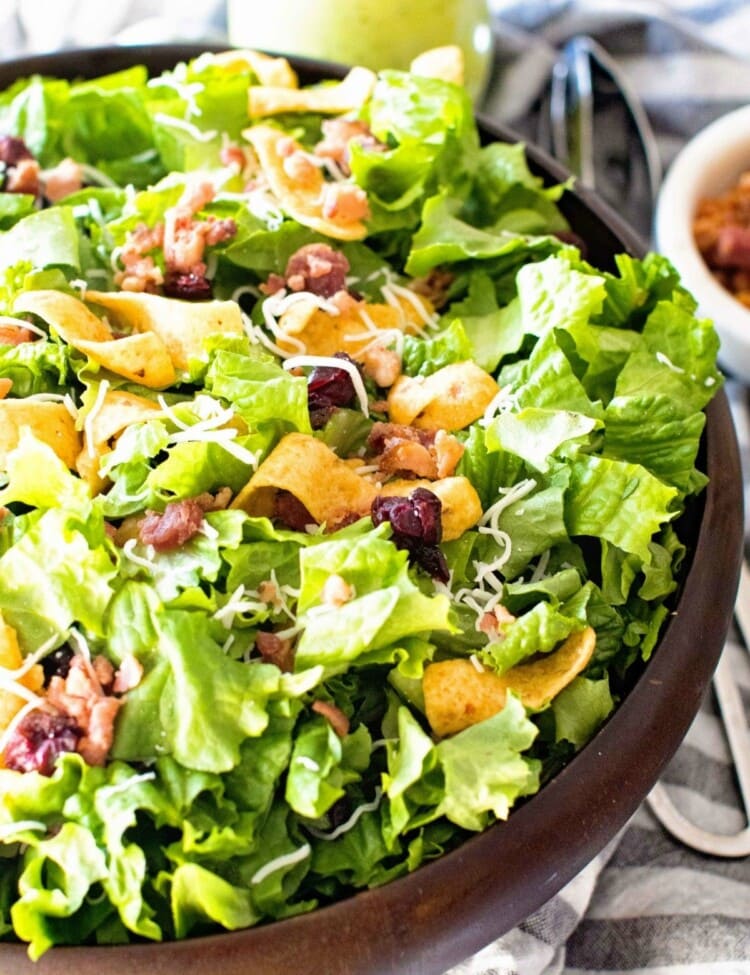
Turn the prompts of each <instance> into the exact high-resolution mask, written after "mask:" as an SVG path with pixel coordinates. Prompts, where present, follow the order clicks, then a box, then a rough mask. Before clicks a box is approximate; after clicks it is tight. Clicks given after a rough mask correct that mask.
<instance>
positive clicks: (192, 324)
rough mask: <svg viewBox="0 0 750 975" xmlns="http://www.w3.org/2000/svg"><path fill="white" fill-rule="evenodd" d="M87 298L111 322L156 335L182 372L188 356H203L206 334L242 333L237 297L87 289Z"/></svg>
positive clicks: (188, 364) (192, 357)
mask: <svg viewBox="0 0 750 975" xmlns="http://www.w3.org/2000/svg"><path fill="white" fill-rule="evenodd" d="M86 301H88V302H91V303H92V304H95V305H99V306H100V307H101V308H104V309H106V311H107V317H108V318H109V320H110V321H111V322H112V324H113V325H114V326H116V327H118V328H120V329H122V330H125V331H128V332H153V334H154V335H158V337H159V338H160V339H161V341H162V342H163V343H164V345H165V346H166V349H167V352H168V354H169V357H170V359H171V360H172V364H173V365H174V367H175V369H178V370H181V371H183V372H185V371H187V370H188V368H189V366H190V362H191V360H196V359H205V358H206V352H205V349H204V341H205V339H206V337H207V336H209V335H214V334H217V333H221V334H231V335H242V333H243V328H242V312H241V311H240V306H239V305H238V304H237V302H236V301H181V300H179V299H178V298H163V297H162V296H161V295H151V294H145V293H135V292H131V291H111V292H110V291H107V292H104V291H88V292H87V293H86ZM118 341H122V339H119V340H118ZM144 385H147V384H144Z"/></svg>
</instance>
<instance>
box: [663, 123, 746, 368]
mask: <svg viewBox="0 0 750 975" xmlns="http://www.w3.org/2000/svg"><path fill="white" fill-rule="evenodd" d="M748 169H750V105H748V106H746V107H744V108H740V109H737V110H736V111H734V112H730V113H729V114H728V115H724V116H722V117H721V118H719V119H717V120H716V121H715V122H712V123H711V124H710V125H709V126H707V127H706V128H705V129H702V130H701V131H700V132H699V133H698V134H697V135H696V136H695V137H694V138H693V139H691V141H690V142H688V143H687V145H686V146H685V147H684V148H683V149H682V151H681V152H680V153H679V154H678V156H677V157H676V159H675V161H674V162H673V163H672V165H671V167H670V169H669V171H668V173H667V177H666V179H665V181H664V185H663V187H662V190H661V193H660V194H659V199H658V202H657V206H656V216H655V222H654V240H655V244H656V248H657V249H658V250H659V251H660V252H661V253H662V254H665V255H666V256H667V257H668V258H669V259H670V260H671V261H672V263H673V264H674V266H675V267H676V268H677V270H678V271H679V273H680V276H681V278H682V281H683V284H684V285H685V287H686V288H687V289H688V291H690V292H691V293H692V294H693V295H694V297H695V299H696V301H697V302H698V308H699V314H700V315H701V316H703V317H706V318H711V319H713V321H714V324H715V325H716V330H717V332H718V333H719V338H720V340H721V348H720V350H719V363H720V364H721V366H722V367H723V368H724V369H726V371H727V372H729V373H730V374H731V375H733V376H735V377H737V378H738V379H741V380H742V381H743V382H745V383H748V384H750V309H748V308H746V307H745V306H744V305H742V304H741V303H740V302H739V301H737V299H736V298H734V297H733V296H732V295H731V294H730V293H729V292H728V291H727V290H726V289H725V288H723V287H722V286H721V285H720V284H719V283H718V282H717V281H716V280H715V279H714V277H713V276H712V274H711V272H710V271H709V269H708V267H707V266H706V263H705V262H704V260H703V258H702V257H701V255H700V252H699V251H698V248H697V247H696V244H695V239H694V237H693V228H692V223H693V217H694V214H695V210H696V207H697V205H698V202H699V200H701V199H702V198H703V197H707V196H717V195H718V194H720V193H723V192H724V191H726V190H728V189H730V188H731V187H732V186H734V185H735V184H736V182H737V179H738V177H739V176H740V174H741V173H742V172H744V171H745V170H748Z"/></svg>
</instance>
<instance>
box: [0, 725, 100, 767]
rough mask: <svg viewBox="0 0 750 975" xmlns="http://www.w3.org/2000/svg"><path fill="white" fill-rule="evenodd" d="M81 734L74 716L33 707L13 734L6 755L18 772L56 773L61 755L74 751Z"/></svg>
mask: <svg viewBox="0 0 750 975" xmlns="http://www.w3.org/2000/svg"><path fill="white" fill-rule="evenodd" d="M80 737H81V731H80V729H79V728H78V727H77V726H76V723H75V721H74V720H73V719H72V718H68V717H66V716H65V715H63V714H59V713H58V712H55V711H29V713H28V714H27V715H26V716H25V717H24V718H23V720H22V721H20V722H19V724H18V726H17V727H16V729H15V730H14V731H13V734H12V735H11V736H10V741H9V742H8V744H7V745H6V746H5V752H4V753H3V758H4V759H5V764H6V765H7V767H8V768H9V769H13V770H14V771H16V772H41V774H42V775H52V771H53V769H54V767H55V762H56V761H57V757H58V755H62V754H63V753H64V752H74V751H75V750H76V747H77V745H78V739H79V738H80Z"/></svg>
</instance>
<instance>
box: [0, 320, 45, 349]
mask: <svg viewBox="0 0 750 975" xmlns="http://www.w3.org/2000/svg"><path fill="white" fill-rule="evenodd" d="M37 338H38V336H36V335H35V334H34V333H33V332H32V331H31V329H28V328H24V327H23V325H0V345H23V343H24V342H33V341H35V339H37Z"/></svg>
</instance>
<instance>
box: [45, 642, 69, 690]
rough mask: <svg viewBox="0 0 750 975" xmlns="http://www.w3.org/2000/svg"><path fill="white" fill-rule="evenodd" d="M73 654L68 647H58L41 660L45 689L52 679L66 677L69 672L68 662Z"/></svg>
mask: <svg viewBox="0 0 750 975" xmlns="http://www.w3.org/2000/svg"><path fill="white" fill-rule="evenodd" d="M74 656H75V654H74V653H73V651H72V650H71V649H70V647H68V646H64V647H58V648H57V650H53V651H52V653H50V654H47V656H46V657H45V658H44V659H43V660H42V670H43V671H44V684H45V687H46V686H47V684H49V682H50V681H51V680H52V678H53V677H63V678H64V677H67V676H68V671H69V670H70V661H71V660H72V659H73V657H74Z"/></svg>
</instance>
